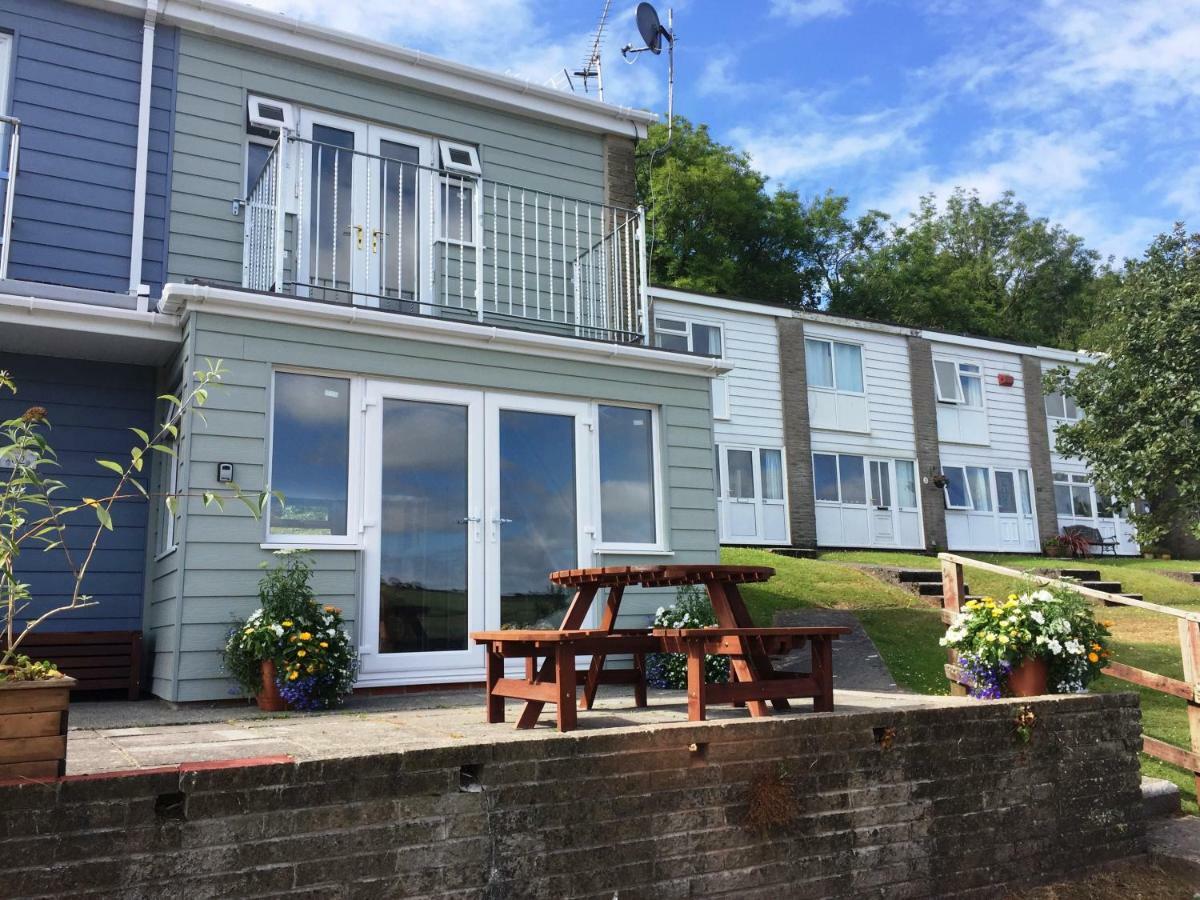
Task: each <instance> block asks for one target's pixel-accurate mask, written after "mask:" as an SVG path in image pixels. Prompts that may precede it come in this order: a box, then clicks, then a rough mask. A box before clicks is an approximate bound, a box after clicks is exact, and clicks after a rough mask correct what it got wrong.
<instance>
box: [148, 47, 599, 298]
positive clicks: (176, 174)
mask: <svg viewBox="0 0 1200 900" xmlns="http://www.w3.org/2000/svg"><path fill="white" fill-rule="evenodd" d="M249 93H258V94H265V95H267V96H271V97H278V98H280V99H283V100H288V101H292V102H294V103H296V104H299V105H301V106H306V107H309V108H313V109H320V110H323V111H326V112H331V113H335V114H337V115H340V116H344V117H347V118H353V119H361V120H364V121H369V122H373V123H377V124H381V125H385V126H389V127H392V128H396V129H399V130H401V131H408V132H413V133H419V134H425V135H430V136H433V137H441V138H448V139H454V140H459V141H463V142H466V143H471V144H475V145H477V146H478V147H479V152H480V162H481V164H482V167H483V175H484V177H485V178H487V179H490V180H493V181H498V182H504V183H507V184H513V185H516V186H518V187H521V188H525V189H527V190H532V191H544V192H547V193H550V194H555V195H560V196H566V197H572V198H576V199H579V200H587V201H592V202H601V201H602V200H603V195H604V189H603V183H604V162H603V149H604V145H603V138H602V137H601V136H600V135H597V134H590V133H587V132H583V131H576V130H573V129H570V128H567V127H565V126H558V125H553V124H550V123H547V122H542V121H538V120H535V119H531V118H523V117H521V116H519V115H515V114H512V113H509V112H503V111H500V110H494V109H488V108H487V107H484V106H476V105H473V104H470V103H467V102H464V101H458V100H454V99H450V98H446V97H438V96H434V95H431V94H424V93H421V92H420V91H417V90H415V89H409V88H404V87H399V86H396V85H391V84H386V83H384V82H381V81H375V80H372V79H369V78H366V77H363V76H360V75H354V74H349V73H346V72H342V71H338V70H335V69H331V68H326V67H323V66H318V65H315V64H313V63H309V62H305V61H301V60H295V59H288V58H285V57H282V56H277V55H274V54H271V53H265V52H262V51H260V50H256V49H254V48H251V47H245V46H240V45H234V44H227V43H224V42H221V41H217V40H213V39H211V38H207V37H203V36H200V35H196V34H192V33H188V32H184V33H182V34H181V35H180V52H179V88H178V100H177V105H176V117H175V129H176V131H175V152H174V171H173V173H172V185H171V187H172V192H171V242H170V260H169V271H170V273H171V278H170V280H171V281H183V280H186V279H188V278H199V279H207V280H214V281H224V282H232V283H237V284H240V283H241V279H242V228H243V221H242V218H241V217H240V216H237V215H234V214H233V212H232V208H231V200H233V199H234V198H239V197H241V196H242V186H243V179H244V174H243V166H244V155H245V142H246V129H245V123H246V97H247V95H248V94H249Z"/></svg>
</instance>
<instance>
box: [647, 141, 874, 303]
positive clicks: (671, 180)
mask: <svg viewBox="0 0 1200 900" xmlns="http://www.w3.org/2000/svg"><path fill="white" fill-rule="evenodd" d="M637 184H638V195H639V197H640V198H641V199H642V202H643V203H644V204H645V206H646V210H647V221H648V230H649V243H650V249H651V257H650V277H651V280H652V281H653V282H655V283H656V284H663V285H669V286H672V287H678V288H681V289H685V290H695V291H701V292H707V293H716V294H732V295H736V296H740V297H747V298H751V299H755V300H761V301H764V302H768V303H778V304H781V305H786V306H792V307H798V308H815V307H818V306H821V305H823V304H824V303H826V302H827V301H828V300H829V298H830V297H831V296H833V295H835V294H836V293H837V292H838V291H839V290H840V289H841V285H842V281H843V274H842V273H843V270H844V268H845V267H846V265H847V263H848V262H849V261H850V260H851V259H853V258H854V257H855V256H856V255H857V254H859V253H860V252H862V250H863V249H864V248H866V247H868V246H870V245H871V244H872V243H873V242H875V241H877V240H878V238H879V237H880V235H881V233H882V229H881V224H882V222H883V220H884V218H885V217H884V216H883V215H882V214H881V213H877V212H872V213H869V214H868V215H866V216H863V217H862V218H860V219H858V220H857V221H852V220H851V219H850V217H849V216H848V215H847V206H848V201H847V199H846V198H845V197H838V196H835V195H833V194H832V193H828V194H825V195H823V196H819V197H816V198H814V199H813V200H811V201H810V202H807V203H806V202H804V201H803V200H801V198H800V197H799V195H798V194H796V193H795V192H794V191H787V190H782V189H779V190H776V191H774V192H773V193H772V192H770V191H769V190H768V186H767V178H766V177H765V176H764V175H762V174H761V173H760V172H757V171H756V170H755V169H754V168H753V167H752V166H751V164H750V158H749V157H748V156H747V155H746V154H745V153H740V152H738V151H736V150H734V149H733V148H731V147H727V146H725V145H723V144H719V143H717V142H716V141H714V140H713V138H712V136H711V135H710V134H709V132H708V128H707V126H705V125H693V124H692V123H691V122H689V121H687V120H686V119H683V118H680V117H676V119H675V128H674V136H673V138H672V139H671V140H670V141H669V142H668V139H667V129H666V126H665V125H661V124H659V125H653V126H651V128H650V133H649V135H648V136H647V138H646V140H645V141H643V142H642V143H641V145H640V146H639V148H638V166H637Z"/></svg>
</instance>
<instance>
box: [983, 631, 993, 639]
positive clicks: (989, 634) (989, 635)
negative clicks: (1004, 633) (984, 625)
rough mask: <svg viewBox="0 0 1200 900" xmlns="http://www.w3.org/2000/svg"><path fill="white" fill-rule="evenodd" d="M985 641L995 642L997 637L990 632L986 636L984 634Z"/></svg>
mask: <svg viewBox="0 0 1200 900" xmlns="http://www.w3.org/2000/svg"><path fill="white" fill-rule="evenodd" d="M983 639H984V640H985V641H995V640H996V635H994V634H993V633H992V632H990V631H989V632H987V633H986V634H984V636H983Z"/></svg>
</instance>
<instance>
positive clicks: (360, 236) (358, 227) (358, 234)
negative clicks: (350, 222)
mask: <svg viewBox="0 0 1200 900" xmlns="http://www.w3.org/2000/svg"><path fill="white" fill-rule="evenodd" d="M354 233H355V235H356V238H355V239H356V241H357V243H358V249H359V250H361V249H362V246H363V227H362V226H361V225H355V226H354Z"/></svg>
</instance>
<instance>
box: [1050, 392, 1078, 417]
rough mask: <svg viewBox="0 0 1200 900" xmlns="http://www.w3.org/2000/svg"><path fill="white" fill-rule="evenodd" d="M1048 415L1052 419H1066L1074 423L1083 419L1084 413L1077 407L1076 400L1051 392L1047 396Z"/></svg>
mask: <svg viewBox="0 0 1200 900" xmlns="http://www.w3.org/2000/svg"><path fill="white" fill-rule="evenodd" d="M1046 415H1047V416H1049V417H1050V418H1051V419H1065V420H1067V421H1068V422H1074V421H1077V420H1078V419H1080V418H1082V416H1083V413H1081V412H1080V411H1079V407H1078V406H1076V405H1075V401H1074V399H1072V398H1071V397H1067V396H1064V395H1063V394H1062V393H1061V392H1059V391H1051V392H1050V393H1049V394H1047V395H1046Z"/></svg>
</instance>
